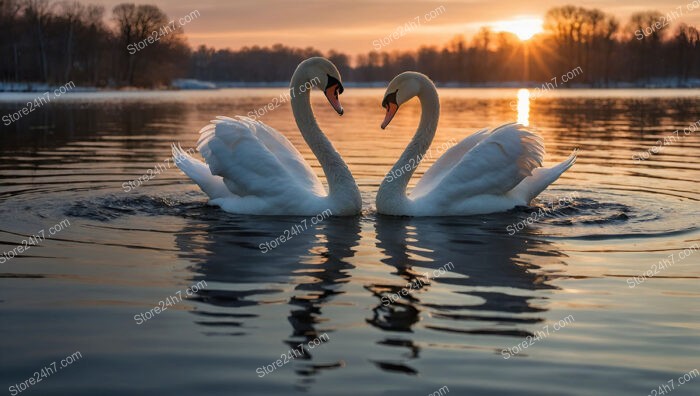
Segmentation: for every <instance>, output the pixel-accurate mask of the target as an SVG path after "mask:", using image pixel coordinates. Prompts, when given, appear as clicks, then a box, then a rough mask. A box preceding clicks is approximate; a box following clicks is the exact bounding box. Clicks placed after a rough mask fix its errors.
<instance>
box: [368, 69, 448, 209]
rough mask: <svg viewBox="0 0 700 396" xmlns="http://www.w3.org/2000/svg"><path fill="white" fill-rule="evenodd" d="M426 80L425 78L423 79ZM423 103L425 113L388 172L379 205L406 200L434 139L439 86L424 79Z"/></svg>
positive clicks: (380, 188) (437, 117) (422, 86)
mask: <svg viewBox="0 0 700 396" xmlns="http://www.w3.org/2000/svg"><path fill="white" fill-rule="evenodd" d="M421 81H422V80H421ZM417 96H418V100H419V101H420V104H421V117H420V122H419V124H418V128H417V129H416V133H415V134H414V135H413V138H412V139H411V142H410V143H409V144H408V146H407V147H406V149H405V150H404V152H403V154H401V157H400V158H399V160H398V161H396V163H395V164H394V166H393V167H392V168H391V171H389V173H388V174H387V175H386V177H385V178H384V180H383V181H382V184H381V185H380V186H379V192H378V193H377V205H378V206H379V202H380V200H383V201H391V202H394V203H396V200H397V199H401V200H405V199H407V197H406V189H407V187H408V182H409V181H410V180H411V177H412V176H413V174H414V173H415V171H416V168H417V167H418V164H419V163H420V162H421V160H423V157H424V155H425V153H426V152H427V151H428V148H429V147H430V144H431V143H432V142H433V138H434V137H435V132H436V131H437V124H438V119H439V118H440V100H439V98H438V94H437V90H436V89H435V86H434V85H433V84H432V83H431V82H430V81H428V80H425V81H422V85H421V89H420V91H419V93H418V95H417Z"/></svg>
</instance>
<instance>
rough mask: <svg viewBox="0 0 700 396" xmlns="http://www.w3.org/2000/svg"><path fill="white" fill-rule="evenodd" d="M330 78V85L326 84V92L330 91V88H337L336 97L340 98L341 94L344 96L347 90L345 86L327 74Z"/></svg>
mask: <svg viewBox="0 0 700 396" xmlns="http://www.w3.org/2000/svg"><path fill="white" fill-rule="evenodd" d="M327 76H328V84H326V89H324V91H328V90H329V89H330V88H332V87H333V86H335V87H336V88H335V96H336V97H338V95H339V94H342V93H343V91H344V90H345V89H344V88H343V84H341V83H340V81H338V79H336V78H335V77H333V76H331V75H330V74H327Z"/></svg>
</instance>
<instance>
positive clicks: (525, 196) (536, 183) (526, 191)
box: [510, 149, 579, 205]
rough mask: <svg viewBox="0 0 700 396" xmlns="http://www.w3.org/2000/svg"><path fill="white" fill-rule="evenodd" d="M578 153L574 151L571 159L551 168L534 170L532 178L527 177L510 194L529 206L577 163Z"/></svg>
mask: <svg viewBox="0 0 700 396" xmlns="http://www.w3.org/2000/svg"><path fill="white" fill-rule="evenodd" d="M578 151H579V150H578V149H576V150H574V152H573V153H571V155H570V156H569V158H567V159H566V160H564V161H563V162H561V163H560V164H557V165H555V166H553V167H551V168H537V169H534V170H533V171H532V176H528V177H526V178H525V179H524V180H523V181H522V182H520V184H518V185H517V186H516V187H515V188H514V189H513V190H512V191H511V193H510V194H511V195H513V196H515V197H517V198H519V199H521V200H522V201H523V202H524V204H525V205H529V204H530V201H532V200H533V199H535V197H537V196H538V195H540V193H541V192H542V191H544V190H545V189H546V188H547V187H549V185H550V184H552V183H554V182H555V181H556V180H557V179H559V176H561V175H562V174H563V173H564V172H566V171H567V170H568V169H569V168H571V167H572V166H573V165H574V164H575V163H576V159H577V157H578Z"/></svg>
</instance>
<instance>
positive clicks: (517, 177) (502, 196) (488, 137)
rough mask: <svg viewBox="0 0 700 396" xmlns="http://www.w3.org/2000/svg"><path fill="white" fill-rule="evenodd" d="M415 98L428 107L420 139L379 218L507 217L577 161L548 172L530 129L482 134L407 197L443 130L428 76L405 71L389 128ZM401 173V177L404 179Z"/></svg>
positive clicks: (399, 165) (393, 93)
mask: <svg viewBox="0 0 700 396" xmlns="http://www.w3.org/2000/svg"><path fill="white" fill-rule="evenodd" d="M414 97H418V100H419V101H420V104H421V118H420V122H419V124H418V128H417V130H416V133H415V134H414V136H413V138H412V139H411V142H410V143H409V144H408V146H407V147H406V149H405V150H404V152H403V154H401V157H400V158H399V160H398V161H397V162H396V163H395V164H394V166H393V167H392V169H391V171H390V172H389V173H388V174H387V177H386V178H385V179H384V180H383V182H382V184H381V185H380V186H379V191H378V192H377V198H376V205H377V212H378V213H381V214H388V215H398V216H459V215H474V214H487V213H495V212H503V211H507V210H509V209H512V208H514V207H516V206H525V205H529V204H530V202H531V201H532V200H533V199H534V198H535V197H536V196H537V195H539V194H540V193H541V192H542V191H544V189H546V188H547V186H549V185H550V184H551V183H553V182H554V181H555V180H557V179H558V178H559V176H560V175H561V174H562V173H564V171H566V170H567V169H569V168H570V167H571V166H572V165H573V164H574V162H575V161H576V153H575V152H574V154H572V155H571V156H570V157H569V158H568V159H567V160H565V161H564V162H562V163H560V164H558V165H556V166H554V167H552V168H543V167H542V161H543V158H544V154H545V151H544V144H543V140H542V138H541V137H540V136H538V135H537V134H535V133H533V132H532V131H529V130H527V129H526V128H525V127H523V126H522V125H518V124H506V125H502V126H500V127H498V128H496V129H494V130H492V131H489V130H481V131H479V132H477V133H475V134H473V135H471V136H469V137H467V138H466V139H464V140H462V141H461V142H460V143H458V144H457V145H455V146H453V147H452V148H450V149H449V150H447V151H446V152H445V153H444V154H443V155H442V157H440V158H439V159H438V160H437V161H436V162H435V164H433V166H432V167H431V168H430V169H428V170H427V171H426V172H425V174H424V175H423V177H422V178H421V179H420V181H419V182H418V183H417V184H416V187H415V188H414V189H413V191H412V192H411V194H410V196H409V195H407V187H408V183H409V181H410V180H411V177H412V176H413V174H414V173H415V171H416V166H415V164H417V163H419V162H420V160H421V159H422V158H423V156H424V155H425V153H426V152H427V150H428V148H429V147H430V144H431V143H432V141H433V138H434V137H435V132H436V131H437V125H438V120H439V116H440V101H439V98H438V93H437V89H436V88H435V84H433V82H432V81H431V80H430V79H429V78H428V77H427V76H425V75H423V74H421V73H416V72H405V73H401V74H399V75H398V76H396V77H395V78H394V79H393V80H392V81H391V82H390V83H389V86H388V87H387V90H386V93H385V95H384V100H383V102H382V106H383V107H384V108H385V109H386V111H387V112H386V117H385V119H384V122H383V123H382V125H381V127H382V129H385V128H386V127H387V126H388V125H389V123H391V121H392V119H393V118H394V116H395V115H396V113H397V112H398V110H399V108H400V106H401V105H402V104H404V103H406V102H408V101H409V100H411V99H412V98H414ZM396 175H398V176H396Z"/></svg>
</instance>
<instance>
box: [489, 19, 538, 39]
mask: <svg viewBox="0 0 700 396" xmlns="http://www.w3.org/2000/svg"><path fill="white" fill-rule="evenodd" d="M493 28H494V30H496V31H499V32H510V33H513V34H515V35H516V36H518V38H519V39H520V40H522V41H526V40H529V39H531V38H532V36H534V35H536V34H537V33H540V32H542V19H540V18H517V19H511V20H509V21H499V22H496V23H495V24H494V25H493Z"/></svg>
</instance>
